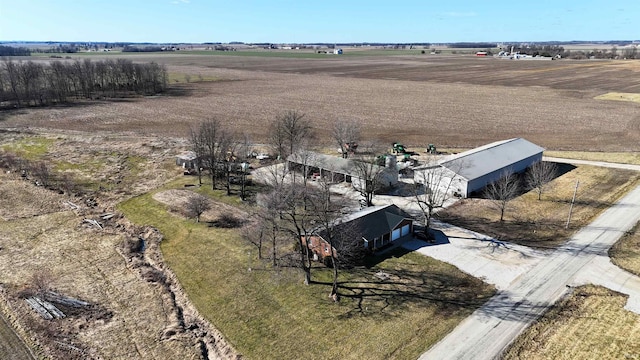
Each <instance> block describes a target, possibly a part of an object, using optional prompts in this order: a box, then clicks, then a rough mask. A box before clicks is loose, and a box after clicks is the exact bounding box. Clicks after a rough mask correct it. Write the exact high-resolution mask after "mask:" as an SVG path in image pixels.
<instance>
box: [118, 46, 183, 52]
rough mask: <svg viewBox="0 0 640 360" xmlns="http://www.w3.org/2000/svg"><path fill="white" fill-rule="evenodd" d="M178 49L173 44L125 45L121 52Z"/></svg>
mask: <svg viewBox="0 0 640 360" xmlns="http://www.w3.org/2000/svg"><path fill="white" fill-rule="evenodd" d="M176 50H180V48H177V47H175V46H133V45H127V46H125V47H124V48H122V52H160V51H176Z"/></svg>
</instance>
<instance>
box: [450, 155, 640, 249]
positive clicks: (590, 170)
mask: <svg viewBox="0 0 640 360" xmlns="http://www.w3.org/2000/svg"><path fill="white" fill-rule="evenodd" d="M565 168H566V169H567V170H568V169H569V168H570V166H568V165H565ZM576 180H579V181H580V185H579V187H578V193H577V197H576V203H575V206H574V208H573V213H572V217H571V224H570V226H569V229H565V224H566V221H567V217H568V214H569V207H570V203H571V198H572V196H573V191H574V187H575V183H576ZM638 184H640V174H638V173H637V172H634V171H630V170H618V169H608V168H599V167H593V166H578V167H576V168H575V169H573V170H571V171H569V172H567V173H566V174H564V175H562V176H560V177H558V178H556V179H555V180H553V181H552V182H551V183H550V188H549V190H548V191H547V192H545V193H544V194H543V195H542V200H541V201H538V199H537V194H536V193H534V192H528V193H525V194H523V195H521V196H519V197H518V198H516V199H514V200H513V201H511V202H509V204H508V207H507V210H506V212H505V220H504V221H503V222H502V223H501V222H500V221H499V219H500V213H499V211H498V210H496V209H494V208H492V206H491V202H490V200H486V199H474V198H471V199H464V200H462V201H460V202H459V203H457V204H455V205H454V206H452V207H450V208H449V209H447V210H446V211H443V212H442V213H440V214H438V216H439V217H440V218H441V219H443V220H444V221H447V222H451V223H453V224H457V225H460V226H462V227H465V228H468V229H473V230H476V231H479V232H481V233H485V234H489V235H492V236H495V237H498V238H501V239H503V240H508V241H512V242H516V243H520V244H523V245H528V246H534V247H541V248H547V247H555V246H557V245H559V244H561V243H563V242H564V241H565V240H566V239H567V238H568V237H569V236H570V235H571V234H572V233H573V232H574V231H575V230H577V229H579V228H581V227H583V226H585V225H586V224H588V223H589V222H590V221H591V220H593V218H594V217H595V216H596V215H597V214H598V213H600V212H601V211H603V210H604V209H606V208H607V207H609V206H610V205H611V204H613V203H614V202H615V201H616V200H617V199H619V198H620V197H621V196H622V195H624V194H625V193H626V192H627V191H628V190H630V189H632V188H633V187H635V186H637V185H638Z"/></svg>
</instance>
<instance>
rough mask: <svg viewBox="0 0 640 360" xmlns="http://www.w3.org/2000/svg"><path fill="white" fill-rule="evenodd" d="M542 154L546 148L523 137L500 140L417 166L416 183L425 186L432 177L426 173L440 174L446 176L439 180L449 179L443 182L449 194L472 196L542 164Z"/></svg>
mask: <svg viewBox="0 0 640 360" xmlns="http://www.w3.org/2000/svg"><path fill="white" fill-rule="evenodd" d="M543 151H544V148H542V147H540V146H538V145H536V144H534V143H531V142H529V141H527V140H525V139H523V138H513V139H509V140H502V141H497V142H494V143H491V144H487V145H484V146H481V147H478V148H475V149H472V150H468V151H465V152H462V153H459V154H457V155H455V156H453V157H452V158H449V159H446V160H444V161H442V162H440V163H438V164H435V165H431V166H424V167H418V168H416V169H415V172H414V174H415V175H414V180H415V182H416V183H421V184H424V179H429V178H432V177H430V176H425V172H439V173H442V174H445V175H444V176H442V177H439V179H441V178H444V179H446V180H445V181H443V183H444V184H446V191H451V192H454V193H456V195H459V196H461V197H469V196H470V195H471V194H473V193H478V192H480V191H481V190H482V189H484V187H485V186H487V185H488V184H490V183H492V182H495V181H496V180H498V179H500V178H501V177H502V176H504V174H505V173H507V172H511V173H521V172H524V171H525V170H526V169H527V168H528V167H530V166H531V165H533V164H535V163H537V162H539V161H542V153H543ZM440 185H441V186H442V184H440Z"/></svg>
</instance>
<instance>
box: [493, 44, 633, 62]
mask: <svg viewBox="0 0 640 360" xmlns="http://www.w3.org/2000/svg"><path fill="white" fill-rule="evenodd" d="M512 48H513V51H514V52H519V53H520V54H527V55H531V56H545V57H555V56H558V55H559V56H560V57H562V58H567V59H576V60H582V59H640V53H639V52H638V48H637V47H636V46H629V47H625V48H624V49H623V50H619V49H618V48H617V47H616V46H613V47H612V48H611V49H609V50H606V49H593V50H591V51H583V50H574V51H571V50H566V49H565V48H564V47H562V46H560V45H553V44H543V45H537V44H526V45H525V44H504V45H503V46H502V50H503V51H509V52H510V51H511V49H512Z"/></svg>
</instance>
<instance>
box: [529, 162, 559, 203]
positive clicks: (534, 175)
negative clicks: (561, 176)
mask: <svg viewBox="0 0 640 360" xmlns="http://www.w3.org/2000/svg"><path fill="white" fill-rule="evenodd" d="M557 174H558V166H557V165H556V163H552V162H548V161H538V162H537V163H535V164H533V165H531V166H530V167H529V169H528V170H527V174H526V176H525V181H526V183H527V187H528V188H529V189H534V190H535V191H536V193H538V200H541V199H542V193H543V192H545V191H546V190H547V187H548V185H549V183H550V182H551V181H552V180H553V179H555V178H556V175H557Z"/></svg>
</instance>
